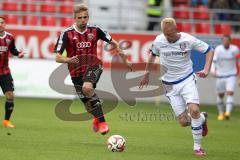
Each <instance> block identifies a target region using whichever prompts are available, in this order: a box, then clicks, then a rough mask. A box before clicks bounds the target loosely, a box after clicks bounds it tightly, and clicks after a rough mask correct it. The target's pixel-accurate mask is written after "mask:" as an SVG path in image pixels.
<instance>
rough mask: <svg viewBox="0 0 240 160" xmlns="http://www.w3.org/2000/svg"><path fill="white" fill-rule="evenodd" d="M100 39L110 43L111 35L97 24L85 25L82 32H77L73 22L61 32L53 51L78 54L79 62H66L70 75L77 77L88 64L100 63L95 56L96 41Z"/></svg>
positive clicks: (70, 55) (83, 71) (69, 55)
mask: <svg viewBox="0 0 240 160" xmlns="http://www.w3.org/2000/svg"><path fill="white" fill-rule="evenodd" d="M99 39H101V40H103V41H105V42H108V43H110V42H111V41H112V37H111V36H110V35H109V34H108V33H107V32H106V31H103V30H102V29H101V28H99V27H97V26H90V25H87V28H86V30H85V31H84V32H79V31H78V30H77V29H76V26H75V24H73V25H72V26H71V27H69V28H67V29H65V30H64V31H62V32H61V34H60V36H59V37H58V40H57V43H56V45H55V53H60V54H62V53H63V52H64V50H66V53H67V57H73V56H76V55H77V56H79V64H68V69H69V72H70V75H71V77H78V76H79V75H81V74H82V75H83V74H84V73H85V72H86V69H87V68H88V67H89V66H95V65H102V61H101V60H100V59H99V58H98V57H97V42H98V40H99Z"/></svg>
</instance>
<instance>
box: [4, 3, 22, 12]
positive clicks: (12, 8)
mask: <svg viewBox="0 0 240 160" xmlns="http://www.w3.org/2000/svg"><path fill="white" fill-rule="evenodd" d="M2 10H5V11H17V10H18V4H17V3H16V2H14V1H5V2H3V3H2Z"/></svg>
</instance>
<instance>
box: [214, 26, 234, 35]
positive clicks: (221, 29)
mask: <svg viewBox="0 0 240 160" xmlns="http://www.w3.org/2000/svg"><path fill="white" fill-rule="evenodd" d="M214 28H215V33H216V34H227V35H230V34H231V32H232V28H231V26H230V25H229V24H216V25H215V27H214Z"/></svg>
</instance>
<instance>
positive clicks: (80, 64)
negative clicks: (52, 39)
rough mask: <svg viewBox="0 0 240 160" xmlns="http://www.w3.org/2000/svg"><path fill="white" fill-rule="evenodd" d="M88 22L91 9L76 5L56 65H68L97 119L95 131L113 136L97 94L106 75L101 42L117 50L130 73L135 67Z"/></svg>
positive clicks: (61, 39)
mask: <svg viewBox="0 0 240 160" xmlns="http://www.w3.org/2000/svg"><path fill="white" fill-rule="evenodd" d="M88 20H89V14H88V7H87V6H86V5H83V4H78V5H75V6H74V21H75V23H74V24H73V25H72V26H71V27H69V28H67V29H65V30H64V31H62V32H61V34H60V36H59V37H58V41H57V43H56V45H55V53H56V61H57V62H59V63H67V64H68V69H69V72H70V76H71V79H72V82H73V84H74V87H75V89H76V91H77V93H78V95H79V97H80V99H81V101H82V102H83V103H84V105H85V107H86V110H87V111H88V112H89V113H91V114H92V115H93V117H94V119H93V130H94V131H95V132H98V131H99V132H100V133H101V134H103V135H104V134H106V133H108V132H109V128H108V125H107V123H106V121H105V117H104V115H103V111H102V106H101V102H100V100H99V98H98V96H97V95H96V93H95V92H94V88H96V84H97V82H98V80H99V78H100V76H101V73H102V61H101V60H100V59H99V58H98V57H97V42H98V40H99V39H100V40H103V41H105V42H107V43H109V44H111V45H113V46H115V47H116V50H117V52H118V54H119V55H120V57H121V58H122V60H123V62H124V63H125V64H126V65H127V67H128V68H129V69H131V64H130V63H129V62H128V61H127V59H126V56H125V55H124V53H123V51H122V50H121V49H120V48H119V45H118V43H117V42H116V41H115V40H113V39H112V37H111V36H110V35H109V34H108V33H107V32H105V31H103V30H102V29H101V28H99V27H97V26H91V25H89V24H88ZM64 50H66V53H67V56H66V57H64V56H63V55H62V54H63V52H64Z"/></svg>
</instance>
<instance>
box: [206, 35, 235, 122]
mask: <svg viewBox="0 0 240 160" xmlns="http://www.w3.org/2000/svg"><path fill="white" fill-rule="evenodd" d="M214 52H215V54H214V58H213V65H212V69H211V73H212V74H213V76H214V77H216V89H217V94H218V95H217V108H218V113H219V115H218V120H224V119H229V118H230V115H231V111H232V108H233V94H234V89H235V87H236V80H237V65H236V62H237V58H236V56H237V54H238V53H239V49H238V47H237V46H236V45H233V44H231V37H230V36H228V35H225V36H224V37H223V40H222V44H221V45H219V46H217V47H216V49H215V51H214ZM224 94H226V96H227V98H226V111H225V112H224V102H223V99H224Z"/></svg>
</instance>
